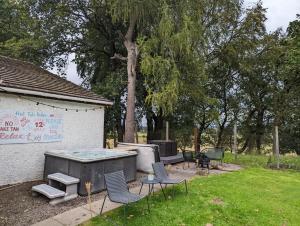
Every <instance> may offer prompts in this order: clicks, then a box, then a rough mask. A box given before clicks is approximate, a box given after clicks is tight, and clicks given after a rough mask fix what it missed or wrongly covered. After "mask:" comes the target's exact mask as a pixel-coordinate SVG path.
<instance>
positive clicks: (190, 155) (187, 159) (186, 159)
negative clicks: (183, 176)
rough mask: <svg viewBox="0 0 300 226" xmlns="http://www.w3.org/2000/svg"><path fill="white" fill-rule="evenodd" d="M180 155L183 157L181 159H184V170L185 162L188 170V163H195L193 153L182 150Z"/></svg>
mask: <svg viewBox="0 0 300 226" xmlns="http://www.w3.org/2000/svg"><path fill="white" fill-rule="evenodd" d="M182 155H183V158H184V163H183V168H184V166H185V163H186V162H187V164H188V168H190V164H189V163H190V162H193V163H195V162H196V159H195V156H194V153H193V152H192V151H184V150H183V151H182Z"/></svg>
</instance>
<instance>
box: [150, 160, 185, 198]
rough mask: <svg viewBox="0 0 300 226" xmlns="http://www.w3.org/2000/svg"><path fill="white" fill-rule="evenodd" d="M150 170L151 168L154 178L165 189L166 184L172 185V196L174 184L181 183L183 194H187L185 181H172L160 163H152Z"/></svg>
mask: <svg viewBox="0 0 300 226" xmlns="http://www.w3.org/2000/svg"><path fill="white" fill-rule="evenodd" d="M152 168H153V171H154V174H155V176H156V178H157V179H159V180H160V183H161V184H165V187H166V186H167V185H168V184H171V185H173V196H174V185H175V184H180V183H183V182H184V184H185V194H187V193H188V190H187V184H186V179H178V178H176V179H173V178H170V177H169V175H168V173H167V171H166V169H165V166H164V164H163V163H162V162H156V163H152Z"/></svg>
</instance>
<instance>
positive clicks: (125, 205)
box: [124, 204, 127, 226]
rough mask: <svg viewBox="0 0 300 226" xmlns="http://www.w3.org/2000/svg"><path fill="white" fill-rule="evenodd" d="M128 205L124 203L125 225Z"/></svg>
mask: <svg viewBox="0 0 300 226" xmlns="http://www.w3.org/2000/svg"><path fill="white" fill-rule="evenodd" d="M126 207H127V204H124V226H125V225H126Z"/></svg>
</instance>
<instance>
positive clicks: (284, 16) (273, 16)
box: [67, 0, 300, 84]
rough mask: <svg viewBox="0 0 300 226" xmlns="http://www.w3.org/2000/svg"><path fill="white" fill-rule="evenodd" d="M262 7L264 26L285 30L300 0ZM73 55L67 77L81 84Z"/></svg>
mask: <svg viewBox="0 0 300 226" xmlns="http://www.w3.org/2000/svg"><path fill="white" fill-rule="evenodd" d="M255 2H256V1H254V0H245V5H246V6H251V5H253V4H254V3H255ZM262 2H263V7H265V8H267V18H268V19H267V22H266V27H267V30H268V31H274V30H276V29H277V28H278V27H281V28H282V29H283V30H285V29H286V28H287V26H288V24H289V22H290V21H293V20H295V19H296V14H297V13H298V14H300V0H262ZM72 59H74V55H71V56H70V63H69V65H68V68H67V79H68V80H70V81H72V82H74V83H76V84H81V81H82V80H81V79H80V78H79V77H78V75H77V72H76V65H75V64H74V63H73V62H71V60H72Z"/></svg>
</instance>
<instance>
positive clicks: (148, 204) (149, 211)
mask: <svg viewBox="0 0 300 226" xmlns="http://www.w3.org/2000/svg"><path fill="white" fill-rule="evenodd" d="M147 206H148V212H149V213H150V206H149V196H148V195H147Z"/></svg>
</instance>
